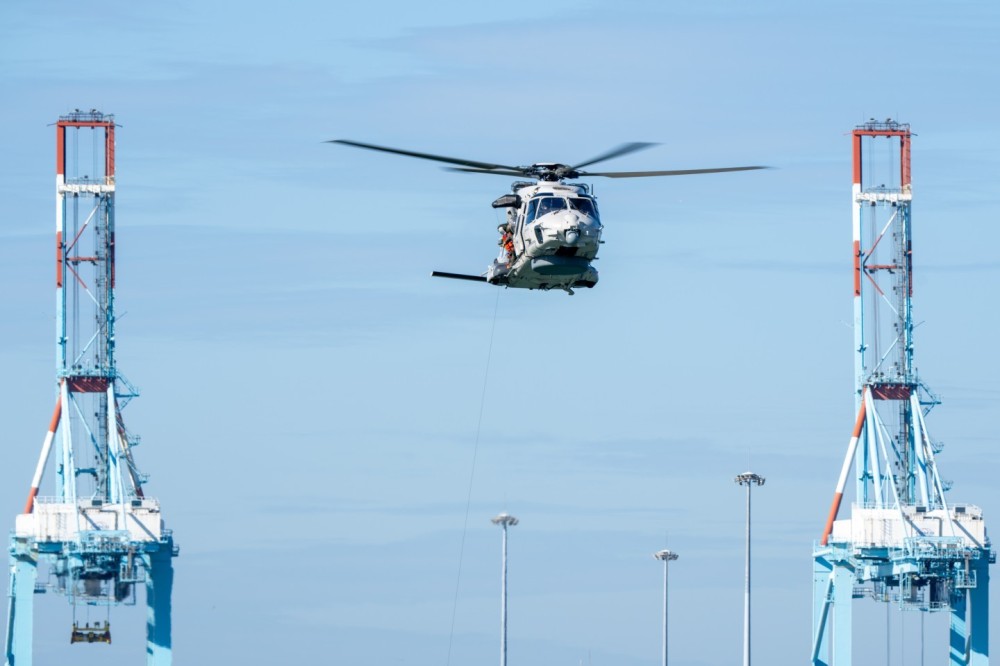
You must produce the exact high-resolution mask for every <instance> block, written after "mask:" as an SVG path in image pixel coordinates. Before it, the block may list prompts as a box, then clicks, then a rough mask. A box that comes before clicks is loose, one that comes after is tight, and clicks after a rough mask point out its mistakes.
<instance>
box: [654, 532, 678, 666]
mask: <svg viewBox="0 0 1000 666" xmlns="http://www.w3.org/2000/svg"><path fill="white" fill-rule="evenodd" d="M653 557H655V558H656V559H658V560H663V666H667V569H668V568H669V567H670V561H671V560H676V559H677V558H678V557H680V555H678V554H677V553H675V552H673V551H669V550H661V551H660V552H658V553H653Z"/></svg>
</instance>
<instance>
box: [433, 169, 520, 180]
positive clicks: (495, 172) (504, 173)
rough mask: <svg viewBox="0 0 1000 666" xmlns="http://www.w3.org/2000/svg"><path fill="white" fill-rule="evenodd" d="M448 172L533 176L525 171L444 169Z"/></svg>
mask: <svg viewBox="0 0 1000 666" xmlns="http://www.w3.org/2000/svg"><path fill="white" fill-rule="evenodd" d="M444 169H445V170H446V171H464V172H465V173H491V174H493V175H496V176H521V177H523V178H531V177H532V176H531V174H530V173H528V171H527V170H526V169H525V170H514V169H507V168H504V169H466V168H465V167H444Z"/></svg>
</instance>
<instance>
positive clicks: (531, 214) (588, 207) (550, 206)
mask: <svg viewBox="0 0 1000 666" xmlns="http://www.w3.org/2000/svg"><path fill="white" fill-rule="evenodd" d="M560 210H575V211H579V212H581V213H583V214H584V215H587V216H589V217H592V218H594V219H595V220H596V219H597V206H595V205H594V201H593V200H592V199H586V198H584V197H573V198H571V199H564V198H562V197H553V196H547V197H537V198H535V199H532V200H531V202H529V203H528V212H527V215H526V217H525V222H526V223H528V224H530V223H531V222H534V221H535V220H536V219H537V218H539V217H541V216H543V215H548V214H549V213H554V212H557V211H560Z"/></svg>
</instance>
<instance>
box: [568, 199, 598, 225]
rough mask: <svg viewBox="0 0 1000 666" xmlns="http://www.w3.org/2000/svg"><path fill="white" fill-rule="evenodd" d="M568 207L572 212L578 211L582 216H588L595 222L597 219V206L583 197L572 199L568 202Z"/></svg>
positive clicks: (591, 200)
mask: <svg viewBox="0 0 1000 666" xmlns="http://www.w3.org/2000/svg"><path fill="white" fill-rule="evenodd" d="M569 206H570V208H572V209H573V210H578V211H580V212H581V213H583V214H584V215H588V216H590V217H592V218H594V219H595V220H596V219H598V217H597V205H596V204H594V200H593V199H584V198H583V197H579V198H573V199H570V200H569Z"/></svg>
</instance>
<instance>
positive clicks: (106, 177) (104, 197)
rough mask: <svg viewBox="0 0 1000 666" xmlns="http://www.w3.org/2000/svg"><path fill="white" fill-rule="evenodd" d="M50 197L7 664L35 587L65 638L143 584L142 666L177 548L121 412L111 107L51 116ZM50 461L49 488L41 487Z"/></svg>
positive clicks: (156, 657) (161, 652)
mask: <svg viewBox="0 0 1000 666" xmlns="http://www.w3.org/2000/svg"><path fill="white" fill-rule="evenodd" d="M88 158H89V159H88ZM88 162H89V163H88ZM56 198H57V205H56V312H57V316H56V383H57V398H56V405H55V411H54V413H53V416H52V421H51V423H50V424H49V429H48V433H47V435H46V437H45V439H44V442H43V444H42V451H41V454H40V456H39V460H38V466H37V468H36V470H35V474H34V478H33V479H32V482H31V489H30V491H29V493H28V499H27V502H26V504H25V507H24V511H23V513H22V514H20V515H19V516H17V519H16V522H15V528H14V531H13V533H12V534H11V540H10V596H9V608H8V622H7V642H6V663H7V666H31V664H32V647H33V646H32V638H33V630H34V625H33V622H34V619H33V611H34V598H35V595H36V594H38V593H43V592H48V593H55V594H61V595H64V596H65V597H66V598H67V599H68V600H69V602H70V603H71V604H72V605H73V609H74V622H73V628H72V632H71V636H70V640H71V642H88V643H94V642H100V643H110V642H111V628H110V621H109V620H105V621H104V622H95V623H94V624H93V625H91V624H90V622H87V623H86V624H80V623H78V622H76V615H75V612H76V609H77V607H78V606H91V607H93V606H97V607H107V608H110V607H112V606H118V605H121V604H134V603H135V602H136V587H138V586H140V585H144V586H145V588H146V604H147V608H148V610H147V622H146V627H147V641H146V663H147V664H148V665H149V666H169V664H170V663H171V661H172V648H171V635H170V634H171V619H170V597H171V590H172V587H173V563H172V558H173V557H175V556H176V555H177V554H178V549H177V547H176V546H175V545H174V541H173V536H172V534H171V532H170V530H167V529H165V528H164V524H163V520H162V517H161V515H160V505H159V503H158V502H157V501H156V500H155V499H152V498H149V497H147V496H146V495H145V493H144V492H143V483H144V482H145V477H144V475H142V474H141V473H140V472H139V471H138V469H137V467H136V465H135V463H134V461H133V456H132V449H133V447H135V446H136V445H137V444H138V438H137V437H134V436H133V435H131V434H130V433H129V431H128V430H127V429H126V428H125V422H124V420H123V418H122V413H121V410H122V408H123V407H124V406H125V405H126V404H127V403H128V402H129V401H130V400H131V399H132V398H134V397H136V396H137V395H138V393H137V391H136V390H135V388H133V387H132V385H131V384H130V383H129V382H128V381H127V380H126V379H125V378H124V377H123V376H122V374H121V373H120V372H119V371H118V368H117V364H116V359H115V323H116V315H115V122H114V117H113V116H111V115H104V114H102V113H100V112H98V111H93V110H92V111H89V112H80V111H76V112H74V113H72V114H68V115H66V116H62V117H60V118H59V121H58V122H57V123H56ZM53 449H55V455H54V456H53V455H52V453H53ZM49 467H54V468H55V469H54V471H55V490H54V494H53V495H51V496H40V495H39V488H40V487H41V483H42V479H43V476H44V475H45V472H46V469H47V468H49ZM40 565H41V566H42V573H44V574H45V577H44V578H41V577H40V576H39V573H40V572H39V566H40Z"/></svg>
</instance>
